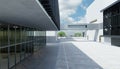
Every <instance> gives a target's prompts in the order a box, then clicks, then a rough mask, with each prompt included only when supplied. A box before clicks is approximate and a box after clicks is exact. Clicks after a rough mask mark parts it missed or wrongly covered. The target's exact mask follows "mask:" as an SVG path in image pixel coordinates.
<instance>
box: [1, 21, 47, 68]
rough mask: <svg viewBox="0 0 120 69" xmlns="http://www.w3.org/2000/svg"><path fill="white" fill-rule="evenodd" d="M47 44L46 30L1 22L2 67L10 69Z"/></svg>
mask: <svg viewBox="0 0 120 69" xmlns="http://www.w3.org/2000/svg"><path fill="white" fill-rule="evenodd" d="M44 46H46V32H45V31H39V30H38V29H35V28H28V27H23V26H18V25H11V24H3V23H0V69H10V68H12V67H14V66H15V65H16V64H17V63H19V62H21V60H23V59H25V58H27V57H28V56H30V55H31V54H32V53H34V52H35V51H38V50H39V49H41V48H42V47H44Z"/></svg>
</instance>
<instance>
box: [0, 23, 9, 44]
mask: <svg viewBox="0 0 120 69" xmlns="http://www.w3.org/2000/svg"><path fill="white" fill-rule="evenodd" d="M7 36H8V31H7V25H1V26H0V46H6V45H8V37H7Z"/></svg>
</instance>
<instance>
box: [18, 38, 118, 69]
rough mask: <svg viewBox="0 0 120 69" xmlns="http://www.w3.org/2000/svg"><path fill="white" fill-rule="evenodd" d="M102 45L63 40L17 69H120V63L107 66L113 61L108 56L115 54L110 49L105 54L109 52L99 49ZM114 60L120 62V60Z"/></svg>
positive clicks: (27, 60)
mask: <svg viewBox="0 0 120 69" xmlns="http://www.w3.org/2000/svg"><path fill="white" fill-rule="evenodd" d="M100 45H103V44H99V43H95V42H78V41H63V40H62V42H60V43H56V44H50V45H48V46H46V47H44V48H43V49H41V50H40V51H39V52H36V53H35V54H34V55H32V57H29V59H26V60H25V61H23V62H22V63H20V64H18V65H17V67H16V69H120V65H119V62H118V63H116V64H115V62H113V66H110V65H107V64H110V62H109V61H111V60H110V59H106V58H108V57H111V56H107V55H106V54H108V55H115V54H114V53H112V54H110V51H111V50H110V49H109V53H105V54H104V51H105V52H107V51H108V50H107V48H105V47H100V48H99V46H100ZM95 46H96V47H95ZM107 47H108V46H107ZM98 48H99V49H98ZM103 48H104V49H103ZM113 49H114V48H113ZM117 49H119V48H117ZM100 52H101V53H100ZM105 55H106V56H105ZM117 56H118V57H119V55H118V54H116V56H114V57H113V58H115V57H117ZM104 58H105V59H104ZM104 60H105V62H104ZM114 60H118V61H119V59H114ZM114 60H112V61H114ZM107 61H108V62H107ZM104 64H106V65H104Z"/></svg>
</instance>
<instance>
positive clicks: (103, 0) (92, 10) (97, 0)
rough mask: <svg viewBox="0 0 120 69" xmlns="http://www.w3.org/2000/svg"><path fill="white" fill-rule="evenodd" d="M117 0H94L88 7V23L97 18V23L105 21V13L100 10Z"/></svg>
mask: <svg viewBox="0 0 120 69" xmlns="http://www.w3.org/2000/svg"><path fill="white" fill-rule="evenodd" d="M115 1H117V0H94V2H93V3H92V4H91V5H90V6H89V7H88V8H87V13H86V16H85V17H86V20H87V23H89V22H91V21H93V20H95V19H97V22H95V23H103V13H102V12H100V11H101V10H102V9H104V8H105V7H107V6H109V5H110V4H112V3H113V2H115Z"/></svg>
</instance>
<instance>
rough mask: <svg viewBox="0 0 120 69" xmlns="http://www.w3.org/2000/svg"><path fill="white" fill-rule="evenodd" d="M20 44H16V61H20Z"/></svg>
mask: <svg viewBox="0 0 120 69" xmlns="http://www.w3.org/2000/svg"><path fill="white" fill-rule="evenodd" d="M20 52H21V51H20V45H16V63H18V62H19V61H20Z"/></svg>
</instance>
